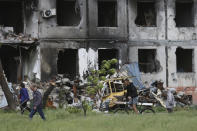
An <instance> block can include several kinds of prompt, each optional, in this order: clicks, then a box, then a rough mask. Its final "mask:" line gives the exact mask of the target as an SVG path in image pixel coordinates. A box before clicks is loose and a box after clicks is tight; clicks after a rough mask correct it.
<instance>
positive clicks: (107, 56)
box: [98, 49, 119, 69]
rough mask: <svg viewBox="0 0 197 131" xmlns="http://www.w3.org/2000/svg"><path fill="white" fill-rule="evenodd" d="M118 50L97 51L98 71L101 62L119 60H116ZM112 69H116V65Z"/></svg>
mask: <svg viewBox="0 0 197 131" xmlns="http://www.w3.org/2000/svg"><path fill="white" fill-rule="evenodd" d="M118 54H119V53H118V50H117V49H99V50H98V64H99V69H100V68H101V65H102V61H103V60H111V59H114V58H115V59H117V60H118V59H119V58H118ZM112 68H116V69H117V68H118V64H116V65H114V67H112Z"/></svg>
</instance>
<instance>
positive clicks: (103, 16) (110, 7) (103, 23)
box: [98, 0, 117, 27]
mask: <svg viewBox="0 0 197 131" xmlns="http://www.w3.org/2000/svg"><path fill="white" fill-rule="evenodd" d="M98 27H117V1H100V0H99V1H98Z"/></svg>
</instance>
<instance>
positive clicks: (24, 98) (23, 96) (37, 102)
mask: <svg viewBox="0 0 197 131" xmlns="http://www.w3.org/2000/svg"><path fill="white" fill-rule="evenodd" d="M20 86H21V89H20V95H19V98H20V108H21V114H23V113H24V111H25V110H28V111H29V112H30V114H29V118H30V119H32V118H33V116H34V115H35V114H36V112H38V113H39V115H40V116H41V118H42V119H43V120H46V118H45V115H44V113H43V111H42V95H41V93H40V92H39V91H38V90H37V85H35V84H32V85H29V86H30V89H31V90H32V91H33V99H32V109H30V108H29V107H28V106H27V102H28V101H31V100H30V97H29V93H28V89H27V88H26V87H25V83H24V82H22V83H21V84H20Z"/></svg>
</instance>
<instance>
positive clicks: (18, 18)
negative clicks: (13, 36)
mask: <svg viewBox="0 0 197 131" xmlns="http://www.w3.org/2000/svg"><path fill="white" fill-rule="evenodd" d="M22 18H23V13H22V2H18V1H0V25H2V26H4V27H13V31H14V32H15V33H17V34H18V33H22V32H23V19H22Z"/></svg>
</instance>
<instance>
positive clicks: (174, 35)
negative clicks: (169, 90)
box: [0, 0, 197, 104]
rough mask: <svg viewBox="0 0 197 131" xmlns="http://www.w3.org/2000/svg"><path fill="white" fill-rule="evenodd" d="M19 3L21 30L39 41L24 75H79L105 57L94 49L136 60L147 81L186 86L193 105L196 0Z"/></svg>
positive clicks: (26, 60) (195, 100) (26, 62)
mask: <svg viewBox="0 0 197 131" xmlns="http://www.w3.org/2000/svg"><path fill="white" fill-rule="evenodd" d="M1 1H5V0H0V2H1ZM9 1H10V2H13V1H18V0H9ZM21 3H22V5H23V13H24V14H23V24H24V26H23V33H24V34H31V36H32V37H36V38H38V40H39V46H37V47H36V48H34V49H32V50H31V51H30V52H29V55H28V56H26V55H25V56H24V64H23V74H24V75H28V76H29V77H32V75H33V74H34V73H37V74H36V77H37V78H40V79H41V80H42V81H46V80H49V79H50V78H51V77H52V76H54V75H56V74H58V73H63V72H64V73H68V74H74V75H73V76H75V75H79V76H80V77H81V78H82V77H83V74H84V73H85V71H86V70H87V69H88V68H91V67H92V68H99V60H101V59H103V57H104V55H100V54H99V52H102V53H105V52H109V53H108V54H107V53H105V55H106V57H107V56H109V57H107V58H110V57H115V58H117V59H118V60H119V67H121V65H123V64H125V63H130V62H139V65H140V68H141V69H142V70H141V71H142V73H141V74H142V81H143V82H144V84H145V85H146V86H149V85H150V84H151V83H152V82H153V81H155V80H160V79H161V80H163V81H164V86H165V87H175V88H177V90H184V89H185V88H187V87H188V88H187V90H186V92H187V93H188V95H192V97H193V104H197V89H196V87H197V76H196V75H197V74H196V72H197V68H196V67H197V61H196V58H197V53H196V52H197V46H196V45H197V40H196V39H197V27H196V26H197V17H196V16H197V11H196V9H197V2H196V1H195V0H194V1H192V0H23V1H22V2H21ZM182 4H186V5H187V6H186V7H185V8H187V7H188V8H187V9H186V10H187V11H186V13H184V12H180V11H181V9H182V6H183V5H182ZM65 7H69V10H67V9H65ZM142 7H143V8H142ZM54 10H55V12H54ZM101 10H102V11H106V12H101ZM48 11H49V12H48ZM63 12H66V13H63ZM43 13H44V15H43ZM50 13H51V14H50ZM179 14H182V19H181V17H180V15H179ZM188 14H190V15H188ZM0 17H1V16H0ZM107 18H108V19H107ZM109 19H110V20H109ZM185 19H186V20H188V21H189V23H187V21H185ZM182 21H183V22H182ZM105 49H107V50H105ZM179 49H181V50H179ZM114 52H115V53H114ZM179 52H180V53H179ZM143 54H144V55H143ZM180 54H182V55H180ZM183 54H185V55H183ZM99 57H102V58H99ZM182 57H183V58H185V59H181V58H182ZM190 57H192V58H190ZM186 59H187V61H186ZM68 63H69V64H68ZM184 63H190V64H188V65H185V64H184ZM63 67H65V68H68V70H64V69H62V68H63ZM71 72H73V73H71Z"/></svg>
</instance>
